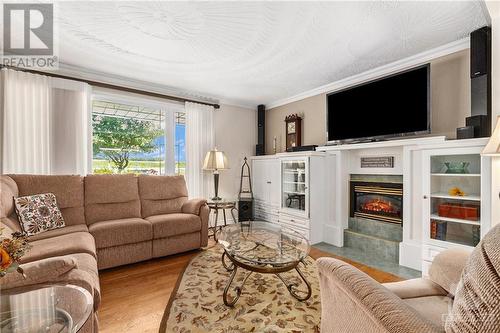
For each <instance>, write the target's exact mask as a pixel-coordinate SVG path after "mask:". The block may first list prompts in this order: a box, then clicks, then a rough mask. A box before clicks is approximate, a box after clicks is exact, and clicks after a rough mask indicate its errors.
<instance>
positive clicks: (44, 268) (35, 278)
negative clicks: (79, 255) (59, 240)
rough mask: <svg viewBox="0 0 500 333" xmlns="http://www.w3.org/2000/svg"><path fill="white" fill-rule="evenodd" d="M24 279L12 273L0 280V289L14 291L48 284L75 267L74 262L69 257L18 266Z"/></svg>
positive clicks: (53, 258)
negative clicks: (22, 272)
mask: <svg viewBox="0 0 500 333" xmlns="http://www.w3.org/2000/svg"><path fill="white" fill-rule="evenodd" d="M20 267H21V268H22V269H23V271H24V275H25V276H26V278H24V277H23V276H22V275H21V274H19V273H16V272H13V273H9V274H7V275H5V276H4V277H3V278H1V279H0V288H1V289H4V290H7V289H14V288H20V287H27V286H31V285H38V284H43V283H48V282H51V281H54V280H57V278H58V277H59V276H61V275H64V274H66V273H67V272H69V271H71V270H72V269H74V268H75V267H76V260H75V259H74V258H73V257H71V256H62V257H52V258H47V259H41V260H37V261H33V262H29V263H27V264H22V265H21V266H20Z"/></svg>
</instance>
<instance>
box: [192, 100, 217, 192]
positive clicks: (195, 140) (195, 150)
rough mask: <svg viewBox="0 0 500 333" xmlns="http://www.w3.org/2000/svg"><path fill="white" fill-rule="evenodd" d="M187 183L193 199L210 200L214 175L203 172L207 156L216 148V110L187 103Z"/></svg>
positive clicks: (207, 106)
mask: <svg viewBox="0 0 500 333" xmlns="http://www.w3.org/2000/svg"><path fill="white" fill-rule="evenodd" d="M185 107H186V181H187V186H188V193H189V196H190V197H191V198H208V196H209V194H210V193H211V191H212V190H213V189H212V188H213V175H212V174H211V173H210V172H206V171H203V159H204V158H205V154H206V153H207V152H208V151H209V150H212V149H213V148H214V144H215V131H214V108H213V107H212V106H209V105H203V104H198V103H191V102H186V105H185Z"/></svg>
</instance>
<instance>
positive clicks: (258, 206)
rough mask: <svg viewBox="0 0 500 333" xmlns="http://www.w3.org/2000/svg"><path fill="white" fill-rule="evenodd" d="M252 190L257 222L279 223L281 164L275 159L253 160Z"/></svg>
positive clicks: (262, 158)
mask: <svg viewBox="0 0 500 333" xmlns="http://www.w3.org/2000/svg"><path fill="white" fill-rule="evenodd" d="M252 190H253V197H254V217H255V219H256V220H262V221H269V222H278V214H279V205H280V200H279V192H280V163H279V160H277V159H275V158H266V157H264V156H263V157H261V158H259V159H255V158H253V159H252Z"/></svg>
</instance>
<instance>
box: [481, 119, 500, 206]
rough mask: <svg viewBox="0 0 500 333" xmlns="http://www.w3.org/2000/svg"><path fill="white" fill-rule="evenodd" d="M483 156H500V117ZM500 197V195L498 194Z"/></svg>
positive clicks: (482, 153)
mask: <svg viewBox="0 0 500 333" xmlns="http://www.w3.org/2000/svg"><path fill="white" fill-rule="evenodd" d="M481 155H483V156H497V157H498V156H500V117H497V124H496V126H495V130H494V131H493V134H492V135H491V137H490V140H489V141H488V143H487V144H486V146H484V149H483V151H482V152H481ZM498 196H499V197H500V193H499V194H498Z"/></svg>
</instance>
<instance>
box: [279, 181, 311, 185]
mask: <svg viewBox="0 0 500 333" xmlns="http://www.w3.org/2000/svg"><path fill="white" fill-rule="evenodd" d="M283 184H294V185H295V184H297V185H305V184H306V182H291V181H283Z"/></svg>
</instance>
